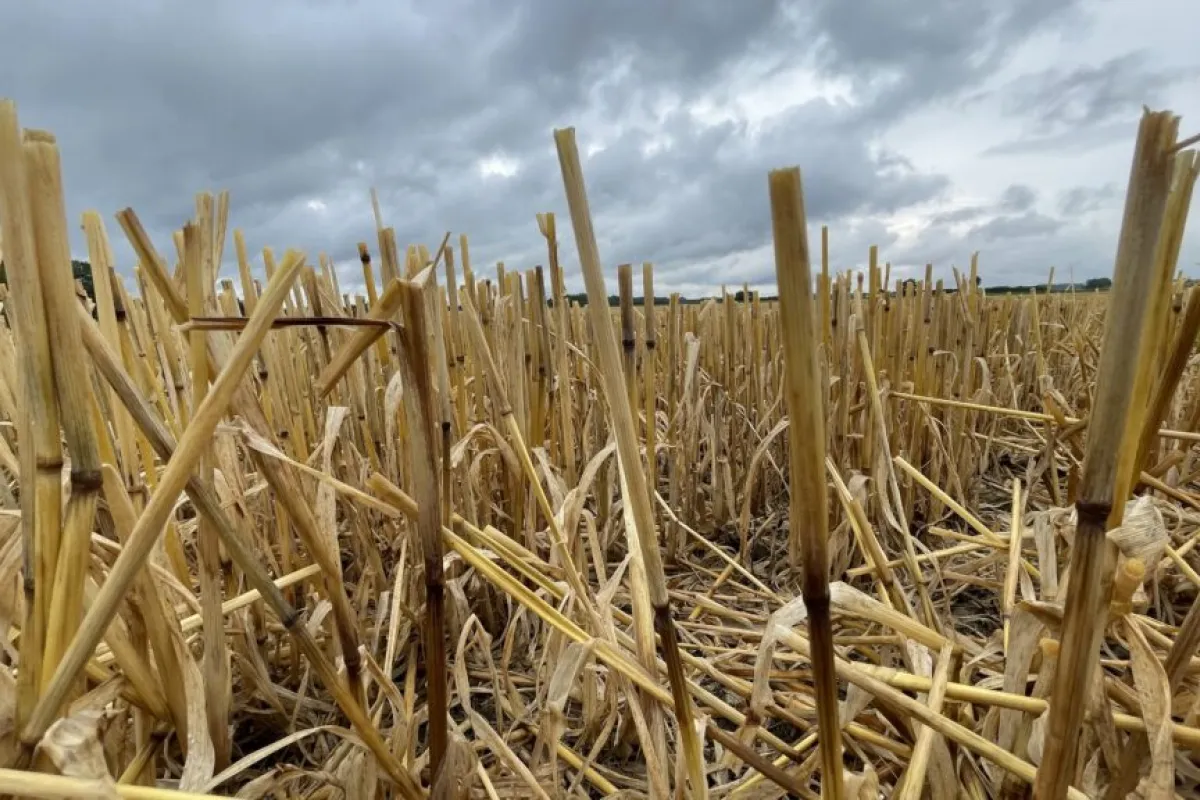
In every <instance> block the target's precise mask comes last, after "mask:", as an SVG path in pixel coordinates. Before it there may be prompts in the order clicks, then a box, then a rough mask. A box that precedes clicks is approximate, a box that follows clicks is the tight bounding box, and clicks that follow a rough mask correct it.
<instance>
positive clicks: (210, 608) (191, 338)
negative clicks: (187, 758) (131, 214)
mask: <svg viewBox="0 0 1200 800" xmlns="http://www.w3.org/2000/svg"><path fill="white" fill-rule="evenodd" d="M208 234H209V231H208V229H207V226H205V227H201V226H198V225H196V224H192V223H189V224H187V225H185V226H184V228H183V247H184V263H183V269H184V274H185V275H186V278H187V303H188V312H189V314H190V315H191V316H193V317H199V316H203V315H204V314H205V312H206V311H207V305H208V303H207V300H208V291H209V283H208V279H209V275H208V273H209V270H210V266H209V264H208V263H207V259H206V255H208V254H207V253H205V252H204V251H205V250H206V249H207V248H205V247H204V246H203V242H202V237H206V236H207V235H208ZM188 354H189V358H190V361H191V368H192V397H191V404H192V407H193V408H198V407H199V405H200V404H201V403H203V402H204V398H205V396H206V395H207V394H208V381H209V372H208V342H207V337H206V336H205V334H204V332H203V331H192V332H190V333H189V334H188ZM196 472H197V475H198V476H199V478H200V480H202V481H205V482H211V481H212V479H213V465H212V460H211V458H209V457H208V456H207V455H202V456H201V458H200V463H199V464H198V465H197V468H196ZM196 550H197V555H198V556H199V572H200V605H201V608H202V609H203V614H204V621H205V624H204V661H203V671H204V678H205V680H204V712H205V714H207V716H208V733H209V736H210V737H211V738H212V743H213V750H214V751H215V752H216V769H217V770H222V769H224V768H225V767H227V766H229V759H230V754H231V752H232V747H233V745H232V742H231V741H230V738H229V708H230V703H231V701H232V687H231V683H230V680H231V679H230V670H229V653H228V650H226V648H225V617H224V615H223V614H222V613H221V552H220V540H219V539H218V538H217V532H216V531H215V530H213V528H212V524H211V523H210V522H209V521H208V520H206V519H201V520H200V525H199V529H198V531H197V533H196Z"/></svg>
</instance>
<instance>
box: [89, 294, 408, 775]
mask: <svg viewBox="0 0 1200 800" xmlns="http://www.w3.org/2000/svg"><path fill="white" fill-rule="evenodd" d="M268 289H270V286H268ZM263 299H264V301H265V300H266V299H267V295H266V294H264V295H263ZM76 313H77V314H78V316H79V317H80V329H81V331H82V333H83V341H84V345H85V346H86V347H87V350H88V353H89V354H90V355H91V357H92V360H93V361H94V363H95V364H96V368H97V370H98V371H99V372H100V374H101V375H102V376H103V378H104V379H105V381H107V382H108V384H109V385H110V386H111V387H112V389H113V391H114V392H115V393H116V394H117V396H118V397H119V398H120V399H121V402H122V403H123V404H124V405H125V408H126V409H127V410H128V411H129V413H130V415H131V416H132V417H133V419H134V421H135V422H136V423H137V425H138V427H139V428H140V429H141V431H142V433H143V434H144V435H145V436H146V438H147V440H148V441H149V443H150V445H151V446H152V447H153V448H154V451H155V452H156V453H157V454H158V456H159V458H161V459H162V460H163V461H164V462H167V463H168V464H169V463H173V456H174V453H175V451H176V443H175V442H174V441H173V439H172V438H171V434H170V433H169V432H168V431H167V429H166V426H164V425H163V424H162V423H161V421H159V420H158V418H157V417H156V416H155V415H154V412H153V411H152V410H151V409H150V407H149V405H148V404H147V402H146V400H145V399H144V398H143V397H142V396H141V394H140V393H139V391H138V389H137V387H136V386H135V384H134V383H133V381H132V379H130V377H129V376H128V375H127V374H126V373H125V371H124V369H123V368H122V367H121V365H120V363H119V361H118V359H117V356H116V355H115V354H114V353H113V352H112V350H111V349H110V348H109V346H108V344H107V343H106V342H105V341H104V337H103V336H102V335H101V333H100V331H99V330H98V329H97V328H96V326H95V325H94V324H93V323H92V320H91V318H90V317H89V316H88V314H87V312H86V311H85V310H84V309H83V307H82V306H79V307H77V310H76ZM272 313H273V312H272ZM252 319H253V317H252ZM239 344H240V342H239ZM236 353H237V350H236V348H235V350H234V354H236ZM231 358H232V355H231ZM164 477H165V476H164ZM184 488H185V490H186V491H187V492H188V496H189V497H190V498H191V500H192V502H193V503H194V504H195V506H196V509H197V511H198V512H199V513H200V514H201V515H202V516H203V517H205V518H206V519H208V520H209V521H211V522H212V523H213V525H214V527H215V528H216V530H217V533H218V535H220V537H221V541H222V542H223V543H224V545H225V547H226V548H227V549H228V550H229V554H230V557H231V558H232V559H233V562H234V563H235V564H237V566H238V568H239V569H241V570H242V572H243V573H244V574H245V576H246V580H247V581H248V582H249V583H250V585H251V586H252V587H254V589H255V590H256V591H257V593H258V595H259V596H260V597H262V598H263V599H264V600H265V601H266V602H267V604H268V605H269V606H270V607H271V609H272V610H273V611H274V612H275V614H276V616H277V617H278V618H279V620H280V622H281V623H282V624H283V626H284V628H285V629H286V630H287V631H288V632H289V633H290V634H291V635H292V637H293V638H294V639H295V641H296V643H297V645H298V646H299V648H300V650H301V651H302V652H303V653H304V655H305V656H306V657H307V658H308V660H309V663H310V664H312V666H313V669H314V671H315V672H316V673H317V674H318V675H319V676H320V678H321V680H322V681H323V682H324V684H325V686H326V687H327V688H328V689H329V691H330V692H332V693H333V696H334V700H335V701H336V702H337V704H338V706H339V707H340V708H341V709H342V711H343V712H344V713H345V714H346V716H347V717H348V718H349V719H350V721H351V724H352V725H353V726H354V728H355V730H356V731H357V733H358V734H359V736H360V737H361V738H362V740H363V743H364V744H366V745H367V747H368V749H370V750H371V752H372V754H374V755H375V757H376V758H377V759H378V760H379V763H380V765H381V766H382V767H383V769H384V771H385V772H386V773H387V774H388V776H389V777H391V779H392V780H393V781H395V782H396V784H397V786H398V788H399V789H400V791H401V794H402V795H403V796H404V797H406V798H416V797H420V790H419V788H418V787H417V785H416V783H415V782H414V781H413V779H412V777H411V776H409V774H408V773H407V772H406V771H405V770H404V769H403V767H402V766H401V765H400V763H399V762H398V761H397V760H396V757H395V756H394V755H393V754H392V751H391V749H390V748H389V747H388V745H387V744H386V743H385V742H384V740H383V737H382V736H380V734H379V731H378V729H377V728H376V727H375V725H374V724H373V723H372V722H371V720H370V718H369V717H368V716H367V714H366V712H365V711H364V709H363V706H362V704H361V703H360V701H359V700H358V699H357V698H356V697H355V695H354V694H353V693H352V692H351V691H350V690H349V689H348V688H347V687H346V685H345V682H344V681H343V680H342V679H341V678H340V677H339V676H338V674H337V670H336V669H335V667H334V666H333V663H332V662H331V661H330V660H329V658H328V656H326V654H325V651H324V649H323V648H322V646H321V645H320V644H319V643H318V642H317V641H316V639H315V638H314V637H313V634H312V633H311V632H310V631H309V629H308V627H307V625H306V624H305V623H304V620H303V617H302V616H301V615H300V614H299V612H297V611H296V609H294V608H293V607H292V606H291V605H290V604H289V603H288V602H287V600H285V599H284V596H283V593H282V591H280V587H278V586H276V584H275V583H274V582H273V581H272V580H271V578H270V575H269V574H268V573H267V570H266V568H265V567H264V566H263V565H262V562H261V561H259V556H258V553H257V552H256V551H255V549H254V546H253V545H252V544H250V543H249V541H248V538H247V537H246V536H244V535H243V534H241V533H239V532H238V530H237V528H236V527H235V525H234V523H233V522H232V521H231V520H230V518H229V516H228V514H227V513H226V512H225V510H224V509H223V508H222V506H221V503H220V501H219V500H218V499H217V494H216V491H215V490H214V489H213V487H212V486H211V485H210V484H207V483H204V482H201V481H200V480H199V479H198V478H197V477H196V476H194V475H192V476H190V477H188V478H187V482H186V484H185V487H184ZM139 521H140V520H139ZM127 546H128V545H127ZM111 576H112V573H110V578H109V580H110V581H111V580H112V577H111ZM106 586H107V584H106ZM236 600H237V598H234V600H231V601H229V602H234V601H236ZM198 621H199V618H197V622H198ZM186 622H187V620H185V623H186Z"/></svg>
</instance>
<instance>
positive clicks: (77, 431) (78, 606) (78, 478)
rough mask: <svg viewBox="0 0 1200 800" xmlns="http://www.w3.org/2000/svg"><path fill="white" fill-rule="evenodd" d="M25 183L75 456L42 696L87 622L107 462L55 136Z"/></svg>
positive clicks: (30, 137) (38, 139)
mask: <svg viewBox="0 0 1200 800" xmlns="http://www.w3.org/2000/svg"><path fill="white" fill-rule="evenodd" d="M24 151H25V167H26V179H27V180H28V182H29V199H30V206H31V208H32V211H33V223H34V240H35V243H36V247H37V256H38V261H39V270H38V273H39V275H40V276H41V279H42V296H43V299H44V300H45V303H46V319H47V325H48V328H49V333H50V351H51V354H52V357H53V359H52V360H53V365H54V384H55V387H56V389H57V392H58V405H59V408H60V409H61V411H62V425H63V433H64V437H65V439H66V442H67V450H68V451H69V453H70V455H71V494H70V498H69V499H68V501H67V508H66V512H65V514H64V520H63V531H62V536H61V539H60V541H59V547H58V553H57V556H58V558H57V562H56V564H55V570H54V588H53V591H52V594H51V601H50V613H49V616H48V617H47V619H46V626H47V627H46V644H45V654H44V657H43V661H42V666H43V670H44V671H43V672H42V676H41V677H42V691H43V692H44V691H45V688H46V683H47V681H48V678H49V676H50V673H51V672H52V671H53V670H54V669H55V668H56V667H57V666H58V664H59V662H60V660H61V659H62V655H63V653H64V651H65V649H66V646H67V643H68V642H70V640H71V637H73V636H74V635H75V633H76V631H77V630H78V628H79V621H80V618H81V617H82V616H83V591H84V584H85V577H86V574H87V562H88V551H89V544H90V541H91V532H92V523H93V518H94V517H95V513H96V500H97V497H98V495H99V493H100V487H101V485H102V477H101V474H100V456H99V453H98V451H97V449H96V440H95V435H94V433H93V431H92V419H91V413H90V412H91V407H90V401H89V395H90V394H91V385H90V383H89V381H88V374H87V371H86V369H84V368H83V365H84V364H85V363H86V358H85V356H84V351H83V346H82V344H81V342H80V339H79V329H78V323H77V321H76V317H75V315H74V314H73V313H72V307H73V306H74V305H75V304H76V303H77V302H78V301H77V300H76V299H75V281H74V278H73V276H72V274H71V250H70V244H69V241H68V237H67V230H66V224H67V223H66V211H65V205H64V200H63V189H62V171H61V166H60V161H59V153H58V146H57V144H56V143H55V140H54V137H53V136H51V135H50V134H48V133H45V132H42V131H28V130H27V131H25V141H24Z"/></svg>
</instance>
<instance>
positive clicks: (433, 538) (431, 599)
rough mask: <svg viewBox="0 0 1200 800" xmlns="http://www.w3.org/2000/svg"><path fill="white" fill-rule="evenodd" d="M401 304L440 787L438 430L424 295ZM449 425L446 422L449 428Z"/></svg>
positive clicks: (406, 296)
mask: <svg viewBox="0 0 1200 800" xmlns="http://www.w3.org/2000/svg"><path fill="white" fill-rule="evenodd" d="M401 285H402V286H403V292H402V298H403V301H402V302H403V308H404V321H405V323H406V327H405V330H404V333H403V335H402V336H401V342H402V346H403V358H401V359H400V363H401V365H402V366H403V368H404V374H405V378H406V379H407V382H408V383H409V385H410V386H411V387H412V391H413V392H414V393H415V395H416V396H415V400H414V402H411V403H406V404H405V405H406V407H407V409H408V415H409V428H408V431H409V436H410V437H411V438H410V447H411V453H412V462H413V463H412V464H411V473H410V475H411V478H412V482H413V489H414V492H413V493H414V495H415V498H414V499H416V501H417V503H418V508H419V511H418V516H417V536H418V538H419V539H420V542H421V556H422V561H423V563H424V565H425V620H424V640H425V675H426V680H427V686H428V691H429V774H430V782H431V783H432V784H435V785H436V784H437V782H438V774H439V772H440V771H441V768H442V762H443V761H444V759H445V757H446V742H447V736H448V734H447V731H448V727H447V720H448V719H449V708H448V700H447V688H446V623H445V602H444V593H445V587H446V580H445V577H444V576H443V574H442V504H441V500H440V499H439V497H438V495H439V492H438V468H437V453H436V450H435V448H436V445H435V444H434V442H435V439H434V436H433V429H434V410H433V384H432V381H433V374H432V370H433V368H434V365H433V364H432V363H431V362H430V358H429V339H428V326H427V324H426V318H425V312H426V304H425V290H424V288H423V287H422V286H421V285H420V284H417V283H413V282H410V281H404V282H402V284H401ZM448 424H449V423H448V422H447V425H448ZM444 490H445V487H443V491H444Z"/></svg>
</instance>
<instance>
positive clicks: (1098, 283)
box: [1083, 278, 1112, 291]
mask: <svg viewBox="0 0 1200 800" xmlns="http://www.w3.org/2000/svg"><path fill="white" fill-rule="evenodd" d="M1083 288H1084V289H1087V290H1088V291H1095V290H1097V289H1111V288H1112V278H1089V279H1088V281H1087V283H1085V284H1084V285H1083Z"/></svg>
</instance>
